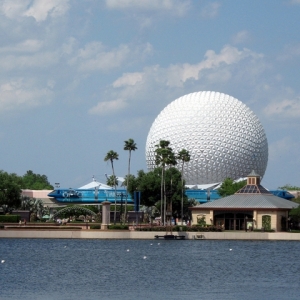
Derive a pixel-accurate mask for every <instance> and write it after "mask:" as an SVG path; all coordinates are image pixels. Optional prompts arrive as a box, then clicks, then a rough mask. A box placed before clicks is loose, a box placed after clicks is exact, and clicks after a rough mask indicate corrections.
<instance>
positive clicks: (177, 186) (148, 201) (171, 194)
mask: <svg viewBox="0 0 300 300" xmlns="http://www.w3.org/2000/svg"><path fill="white" fill-rule="evenodd" d="M164 175H165V186H166V199H167V202H168V203H169V204H170V201H171V200H172V214H173V216H174V217H177V216H180V215H181V190H182V188H183V190H185V186H184V184H185V183H184V181H183V187H182V181H181V172H180V171H178V170H177V169H176V168H174V167H171V168H169V169H167V170H166V171H165V174H164ZM161 176H162V172H161V168H160V167H159V168H155V169H154V170H153V171H150V172H148V173H145V172H144V171H143V170H140V171H138V174H137V177H134V176H133V175H132V176H130V179H129V186H128V192H129V193H130V194H131V196H132V197H133V193H134V191H140V192H141V204H142V205H145V206H147V207H152V206H156V207H157V209H158V210H159V211H160V210H161V205H160V204H161ZM190 204H191V203H189V201H188V198H187V196H186V195H185V194H184V195H183V206H184V215H186V214H187V212H188V207H189V205H190Z"/></svg>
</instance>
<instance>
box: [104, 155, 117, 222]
mask: <svg viewBox="0 0 300 300" xmlns="http://www.w3.org/2000/svg"><path fill="white" fill-rule="evenodd" d="M118 159H119V154H118V153H117V152H115V151H113V150H110V151H108V152H107V154H106V156H105V158H104V161H110V163H111V168H112V172H113V176H114V177H116V176H115V169H114V160H118ZM116 216H117V185H116V184H115V212H114V224H116Z"/></svg>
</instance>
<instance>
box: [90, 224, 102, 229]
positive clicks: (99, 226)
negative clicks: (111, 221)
mask: <svg viewBox="0 0 300 300" xmlns="http://www.w3.org/2000/svg"><path fill="white" fill-rule="evenodd" d="M100 228H101V225H91V226H90V229H100Z"/></svg>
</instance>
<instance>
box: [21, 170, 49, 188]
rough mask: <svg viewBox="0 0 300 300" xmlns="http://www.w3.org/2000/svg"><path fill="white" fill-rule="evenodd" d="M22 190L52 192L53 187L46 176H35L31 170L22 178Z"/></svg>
mask: <svg viewBox="0 0 300 300" xmlns="http://www.w3.org/2000/svg"><path fill="white" fill-rule="evenodd" d="M21 188H22V189H29V190H52V189H53V186H52V185H51V184H50V183H49V181H48V178H47V176H46V175H40V174H35V173H33V172H32V171H31V170H29V171H27V172H26V174H25V175H23V177H22V183H21Z"/></svg>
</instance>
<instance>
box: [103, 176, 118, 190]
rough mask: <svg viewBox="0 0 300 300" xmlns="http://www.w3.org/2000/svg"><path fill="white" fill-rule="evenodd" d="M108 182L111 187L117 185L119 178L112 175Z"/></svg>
mask: <svg viewBox="0 0 300 300" xmlns="http://www.w3.org/2000/svg"><path fill="white" fill-rule="evenodd" d="M106 184H107V185H109V186H111V187H114V186H115V185H118V178H117V177H116V176H114V175H111V176H109V177H108V178H107V180H106Z"/></svg>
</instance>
